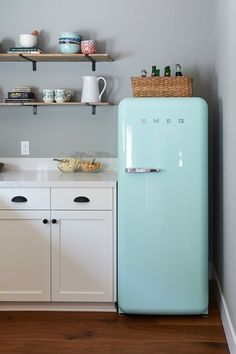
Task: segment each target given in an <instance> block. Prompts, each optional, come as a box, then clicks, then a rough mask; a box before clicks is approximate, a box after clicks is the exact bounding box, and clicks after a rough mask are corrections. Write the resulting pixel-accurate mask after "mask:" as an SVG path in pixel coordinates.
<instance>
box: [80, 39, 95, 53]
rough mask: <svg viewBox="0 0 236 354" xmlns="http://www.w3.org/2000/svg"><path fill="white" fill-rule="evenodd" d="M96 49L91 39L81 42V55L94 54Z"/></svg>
mask: <svg viewBox="0 0 236 354" xmlns="http://www.w3.org/2000/svg"><path fill="white" fill-rule="evenodd" d="M96 49H97V42H96V41H94V40H93V39H90V40H86V41H81V52H82V53H83V54H95V53H96Z"/></svg>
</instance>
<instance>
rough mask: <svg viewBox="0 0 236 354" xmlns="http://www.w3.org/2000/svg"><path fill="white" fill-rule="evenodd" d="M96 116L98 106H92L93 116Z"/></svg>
mask: <svg viewBox="0 0 236 354" xmlns="http://www.w3.org/2000/svg"><path fill="white" fill-rule="evenodd" d="M95 114H96V106H92V115H95Z"/></svg>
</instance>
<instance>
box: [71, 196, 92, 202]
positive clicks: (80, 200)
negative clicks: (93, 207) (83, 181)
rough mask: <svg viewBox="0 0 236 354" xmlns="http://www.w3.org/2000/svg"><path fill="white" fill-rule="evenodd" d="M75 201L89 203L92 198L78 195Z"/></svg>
mask: <svg viewBox="0 0 236 354" xmlns="http://www.w3.org/2000/svg"><path fill="white" fill-rule="evenodd" d="M74 202H75V203H89V202H90V200H89V198H87V197H83V196H80V197H76V198H75V199H74Z"/></svg>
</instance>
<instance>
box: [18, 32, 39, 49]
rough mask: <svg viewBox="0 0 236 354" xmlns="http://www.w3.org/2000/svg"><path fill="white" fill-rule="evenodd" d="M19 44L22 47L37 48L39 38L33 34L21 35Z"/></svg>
mask: <svg viewBox="0 0 236 354" xmlns="http://www.w3.org/2000/svg"><path fill="white" fill-rule="evenodd" d="M19 42H20V45H21V46H22V47H25V48H26V47H36V45H37V36H34V35H33V34H20V37H19Z"/></svg>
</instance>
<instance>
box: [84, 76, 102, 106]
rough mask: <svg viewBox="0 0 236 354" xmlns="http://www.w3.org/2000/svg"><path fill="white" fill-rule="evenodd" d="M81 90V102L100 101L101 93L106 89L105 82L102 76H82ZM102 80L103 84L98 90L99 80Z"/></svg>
mask: <svg viewBox="0 0 236 354" xmlns="http://www.w3.org/2000/svg"><path fill="white" fill-rule="evenodd" d="M82 79H83V90H82V97H81V102H101V99H102V95H103V93H104V91H105V89H106V86H107V83H106V80H105V79H104V77H97V76H83V77H82ZM100 80H101V81H103V83H104V86H103V89H102V91H101V92H99V81H100Z"/></svg>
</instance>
